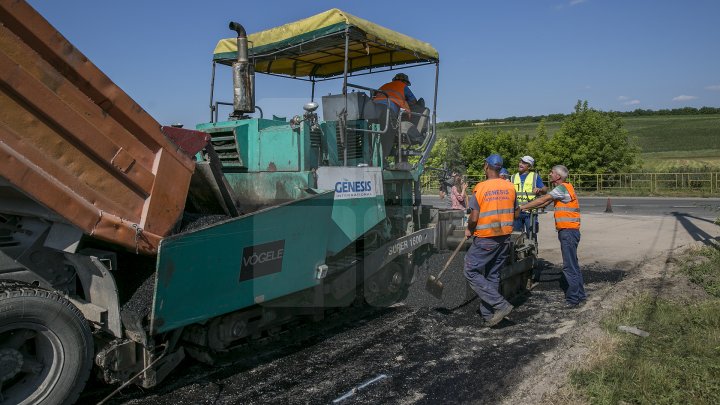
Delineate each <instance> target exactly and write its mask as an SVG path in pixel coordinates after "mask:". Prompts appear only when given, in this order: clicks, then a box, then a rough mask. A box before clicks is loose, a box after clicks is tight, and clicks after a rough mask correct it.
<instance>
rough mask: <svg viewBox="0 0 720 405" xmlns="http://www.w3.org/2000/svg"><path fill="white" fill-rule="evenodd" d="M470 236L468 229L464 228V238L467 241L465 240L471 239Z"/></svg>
mask: <svg viewBox="0 0 720 405" xmlns="http://www.w3.org/2000/svg"><path fill="white" fill-rule="evenodd" d="M471 236H472V232H470V230H469V229H467V228H465V238H466V239H467V238H469V237H471Z"/></svg>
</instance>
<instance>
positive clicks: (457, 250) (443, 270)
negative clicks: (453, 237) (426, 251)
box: [435, 238, 470, 280]
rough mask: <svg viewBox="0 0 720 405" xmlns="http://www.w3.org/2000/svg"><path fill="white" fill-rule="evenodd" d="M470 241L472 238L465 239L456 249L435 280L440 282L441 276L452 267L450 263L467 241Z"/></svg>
mask: <svg viewBox="0 0 720 405" xmlns="http://www.w3.org/2000/svg"><path fill="white" fill-rule="evenodd" d="M468 239H470V238H465V239H463V241H462V242H460V243H458V245H457V247H456V248H455V251H454V252H453V254H452V255H451V256H450V258H449V259H448V261H447V262H446V263H445V266H444V267H443V268H442V270H440V273H438V275H437V277H436V278H435V279H436V280H440V276H442V275H443V273H445V270H447V268H448V267H449V266H450V263H451V262H452V261H453V259H454V258H455V255H457V253H458V252H459V251H460V248H461V247H463V245H464V244H465V241H467V240H468Z"/></svg>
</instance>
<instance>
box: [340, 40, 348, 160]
mask: <svg viewBox="0 0 720 405" xmlns="http://www.w3.org/2000/svg"><path fill="white" fill-rule="evenodd" d="M349 55H350V27H349V26H348V27H346V28H345V61H344V68H343V89H342V91H343V95H344V96H345V111H344V112H343V114H344V115H345V119H344V120H343V121H344V122H343V125H341V128H345V127H347V108H348V101H347V77H348V58H349ZM343 132H344V134H343V166H347V150H348V148H347V136H348V131H347V129H344V130H343Z"/></svg>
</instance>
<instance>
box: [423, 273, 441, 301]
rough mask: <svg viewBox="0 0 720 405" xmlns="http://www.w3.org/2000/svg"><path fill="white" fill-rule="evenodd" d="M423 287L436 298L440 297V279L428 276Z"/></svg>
mask: <svg viewBox="0 0 720 405" xmlns="http://www.w3.org/2000/svg"><path fill="white" fill-rule="evenodd" d="M425 289H426V290H427V291H428V292H429V293H430V294H432V295H433V296H434V297H435V298H437V299H440V300H441V299H442V293H443V283H442V281H440V280H438V279H436V278H435V276H430V277H428V279H427V282H426V283H425Z"/></svg>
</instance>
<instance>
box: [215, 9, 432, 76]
mask: <svg viewBox="0 0 720 405" xmlns="http://www.w3.org/2000/svg"><path fill="white" fill-rule="evenodd" d="M346 31H347V32H348V33H349V35H350V41H349V47H348V71H349V72H354V71H358V70H365V69H370V68H377V67H383V66H394V65H405V64H422V63H431V62H436V61H438V59H439V55H438V52H437V50H435V48H433V47H432V46H431V45H430V44H428V43H427V42H422V41H419V40H417V39H414V38H411V37H409V36H407V35H403V34H400V33H399V32H395V31H392V30H389V29H387V28H385V27H381V26H379V25H377V24H373V23H371V22H370V21H367V20H364V19H362V18H358V17H355V16H353V15H351V14H348V13H346V12H344V11H341V10H338V9H336V8H334V9H331V10H328V11H325V12H323V13H320V14H317V15H314V16H312V17H309V18H306V19H304V20H300V21H296V22H293V23H290V24H285V25H282V26H280V27H275V28H271V29H269V30H265V31H261V32H258V33H255V34H250V35H248V41H249V42H250V50H249V56H250V58H251V59H254V61H255V71H256V72H262V73H274V74H284V75H290V76H295V77H305V76H307V77H332V76H336V75H341V74H343V71H344V57H345V32H346ZM236 58H237V40H236V38H228V39H222V40H220V42H218V44H217V46H216V47H215V51H214V55H213V59H214V60H215V61H217V62H219V63H223V64H231V63H232V62H233V61H234V60H235V59H236Z"/></svg>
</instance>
